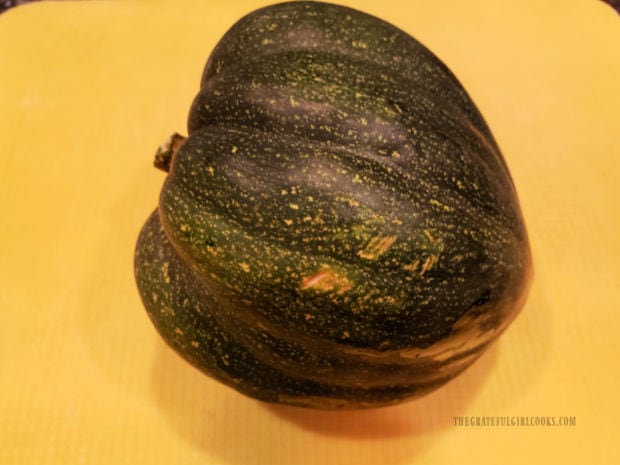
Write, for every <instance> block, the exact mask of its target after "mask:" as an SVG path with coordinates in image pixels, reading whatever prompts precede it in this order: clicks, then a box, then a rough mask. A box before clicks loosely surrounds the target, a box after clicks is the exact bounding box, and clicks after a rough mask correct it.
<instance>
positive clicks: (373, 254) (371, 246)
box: [357, 236, 396, 260]
mask: <svg viewBox="0 0 620 465" xmlns="http://www.w3.org/2000/svg"><path fill="white" fill-rule="evenodd" d="M395 241H396V236H377V237H373V238H372V239H371V240H370V242H369V243H368V245H367V246H366V247H364V248H363V249H362V250H360V251H359V252H357V255H359V256H360V257H362V258H366V259H368V260H374V259H376V258H378V257H379V256H381V255H382V254H384V253H385V252H387V250H388V249H389V248H390V247H391V246H392V244H393V243H394V242H395Z"/></svg>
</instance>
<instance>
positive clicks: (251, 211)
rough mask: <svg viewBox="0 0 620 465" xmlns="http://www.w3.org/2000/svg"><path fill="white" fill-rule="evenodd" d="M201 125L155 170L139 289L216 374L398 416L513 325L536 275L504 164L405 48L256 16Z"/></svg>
mask: <svg viewBox="0 0 620 465" xmlns="http://www.w3.org/2000/svg"><path fill="white" fill-rule="evenodd" d="M188 125H189V136H188V137H187V138H186V139H185V138H182V137H180V136H177V137H176V138H174V139H172V143H171V144H168V145H166V146H164V147H163V148H162V149H160V151H159V152H158V156H157V158H156V166H158V167H160V168H162V169H164V170H165V171H168V172H169V173H168V176H167V178H166V181H165V183H164V186H163V188H162V191H161V195H160V200H159V209H158V215H154V216H152V218H151V219H150V220H149V222H148V223H147V225H146V226H145V229H144V230H143V232H142V234H141V237H140V239H139V242H138V245H137V248H136V277H137V280H138V287H139V289H140V291H141V294H142V298H143V301H144V303H145V306H146V307H147V310H148V312H149V314H150V315H151V318H152V320H153V322H154V324H155V326H156V327H157V329H158V330H159V332H160V333H161V335H162V336H163V338H164V339H165V340H166V341H167V342H168V343H169V344H170V345H171V346H172V347H174V348H175V349H176V350H177V351H178V352H180V353H181V354H182V355H183V356H185V357H186V358H187V359H189V360H190V361H191V362H192V363H193V364H194V365H196V366H197V367H198V368H200V369H201V370H203V371H204V372H206V373H207V374H210V375H211V376H214V377H216V378H217V379H220V380H222V381H224V382H226V383H227V384H229V385H231V386H233V387H235V388H236V389H238V390H240V391H242V392H244V393H246V394H248V395H250V396H253V397H256V398H259V399H263V400H269V401H274V402H286V403H294V404H297V405H306V406H312V407H323V408H335V407H349V408H354V407H368V406H376V405H384V404H388V403H393V402H397V401H400V400H402V399H404V398H408V397H411V396H415V395H419V394H421V393H422V392H426V391H428V390H429V389H431V388H433V387H436V386H438V385H440V384H442V383H444V382H445V381H447V380H448V379H450V378H451V377H453V376H455V375H456V374H458V373H459V372H460V371H462V370H463V369H464V368H465V367H466V366H468V365H469V364H470V363H472V362H473V361H474V360H475V358H477V356H479V355H480V353H481V352H482V351H483V350H484V348H486V347H487V346H488V344H489V343H490V342H491V341H492V340H494V339H495V338H496V337H497V336H498V335H499V334H500V333H501V331H502V330H503V329H504V328H505V327H506V326H507V325H508V323H509V322H510V321H511V320H512V319H513V318H514V316H515V315H516V314H517V313H518V311H519V309H520V307H521V305H522V303H523V299H524V296H525V294H526V288H527V283H528V281H529V276H530V273H531V264H530V260H531V259H530V252H529V246H528V240H527V234H526V231H525V226H524V224H523V220H522V218H521V213H520V210H519V205H518V200H517V196H516V192H515V190H514V187H513V184H512V180H511V178H510V174H509V172H508V170H507V167H506V164H505V162H504V160H503V158H502V156H501V154H500V151H499V149H498V147H497V144H496V143H495V141H494V140H493V137H492V135H491V133H490V131H489V129H488V127H487V125H486V124H485V122H484V120H483V119H482V117H481V116H480V114H479V112H478V110H477V109H476V108H475V106H474V104H473V103H472V102H471V100H470V99H469V97H468V96H467V94H466V92H465V91H464V90H463V88H462V87H461V85H460V84H459V83H458V81H457V80H456V78H455V77H454V76H453V75H452V73H450V71H449V70H448V69H447V68H446V67H445V66H444V65H443V64H442V63H441V62H440V61H439V60H438V59H437V58H436V57H435V56H434V55H432V54H431V52H429V51H428V50H427V49H426V48H424V47H423V46H422V45H421V44H419V43H418V42H417V41H415V40H414V39H412V38H411V37H409V36H408V35H406V34H405V33H404V32H402V31H400V30H398V29H396V28H394V27H393V26H391V25H389V24H387V23H385V22H383V21H381V20H378V19H376V18H373V17H371V16H368V15H366V14H364V13H361V12H358V11H355V10H351V9H348V8H344V7H339V6H335V5H329V4H324V3H318V2H293V3H285V4H280V5H275V6H272V7H267V8H264V9H262V10H258V11H256V12H254V13H252V14H250V15H248V16H246V17H245V18H243V19H241V20H240V21H239V22H238V23H237V24H236V25H235V26H233V27H232V28H231V30H230V31H229V32H228V33H227V34H226V35H225V36H224V37H223V38H222V40H221V41H220V43H219V44H218V45H217V47H216V49H215V50H214V52H213V53H212V55H211V57H210V58H209V61H208V63H207V66H206V68H205V72H204V74H203V79H202V85H201V89H200V92H199V93H198V95H197V97H196V99H195V101H194V103H193V105H192V108H191V111H190V116H189V122H188ZM160 220H161V227H160ZM164 271H165V273H164ZM198 349H199V350H198ZM223 360H226V363H224V362H223Z"/></svg>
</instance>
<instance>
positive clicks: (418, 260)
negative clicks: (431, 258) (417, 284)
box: [403, 258, 420, 273]
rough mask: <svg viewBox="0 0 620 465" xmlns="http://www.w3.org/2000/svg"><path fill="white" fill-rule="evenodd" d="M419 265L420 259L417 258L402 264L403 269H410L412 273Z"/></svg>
mask: <svg viewBox="0 0 620 465" xmlns="http://www.w3.org/2000/svg"><path fill="white" fill-rule="evenodd" d="M419 265H420V259H419V258H418V259H417V260H416V261H415V262H413V263H410V264H409V265H405V266H403V269H405V270H407V271H411V272H412V273H415V270H417V269H418V266H419Z"/></svg>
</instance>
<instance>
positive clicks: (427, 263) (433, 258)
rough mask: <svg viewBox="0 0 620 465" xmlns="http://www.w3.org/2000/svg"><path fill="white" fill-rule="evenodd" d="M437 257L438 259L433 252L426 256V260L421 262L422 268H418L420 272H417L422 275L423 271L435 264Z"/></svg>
mask: <svg viewBox="0 0 620 465" xmlns="http://www.w3.org/2000/svg"><path fill="white" fill-rule="evenodd" d="M438 259H439V255H435V254H433V255H431V256H429V257H426V260H424V263H423V264H422V269H421V270H420V273H418V274H419V275H420V276H422V275H423V274H424V273H426V272H427V271H428V270H430V269H431V268H432V267H433V266H435V264H436V263H437V261H438Z"/></svg>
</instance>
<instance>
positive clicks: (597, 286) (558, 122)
mask: <svg viewBox="0 0 620 465" xmlns="http://www.w3.org/2000/svg"><path fill="white" fill-rule="evenodd" d="M343 3H345V4H348V5H349V6H355V7H357V8H359V9H362V10H365V11H367V12H369V13H372V14H374V15H377V16H379V17H381V18H383V19H386V20H388V21H390V22H392V23H393V24H395V25H397V26H399V27H401V28H402V29H405V30H406V31H408V32H409V33H410V34H412V35H413V36H415V37H416V38H418V39H419V40H421V41H422V42H423V43H424V44H426V45H427V46H428V47H429V48H430V49H431V50H433V51H434V52H435V53H436V54H437V55H438V56H439V57H440V58H441V59H442V60H443V61H444V62H445V63H446V64H447V65H448V66H449V67H450V68H451V69H452V70H453V71H454V72H455V74H456V75H457V76H458V77H459V79H460V80H461V81H462V82H463V84H464V85H465V87H466V88H467V89H468V91H469V92H470V94H471V95H472V97H473V99H474V101H475V102H476V103H477V105H478V106H479V107H480V109H481V111H482V113H483V114H484V115H485V117H486V119H487V121H488V123H489V125H490V126H491V128H492V130H493V132H494V134H495V136H496V138H497V140H498V142H499V144H500V146H501V147H502V150H503V153H504V155H505V158H506V160H507V163H508V165H509V166H510V169H511V172H512V175H513V177H514V180H515V183H516V186H517V189H518V191H519V194H520V198H521V202H522V207H523V210H524V214H525V218H526V222H527V225H528V228H529V231H530V236H531V241H532V246H533V253H534V263H535V279H534V283H533V286H532V290H531V294H530V299H529V301H528V303H527V305H526V306H525V308H524V310H523V312H522V313H521V315H520V316H519V317H518V318H517V320H516V321H515V322H514V323H513V325H512V326H511V327H510V328H509V329H508V330H507V332H506V333H505V334H504V335H503V336H502V337H501V339H500V340H499V342H498V343H496V344H495V345H494V346H493V347H492V348H491V349H490V350H489V351H488V352H487V353H486V354H485V355H484V356H483V357H482V358H481V359H480V360H479V361H478V362H476V363H475V364H474V365H473V366H472V367H471V368H470V369H468V370H467V371H466V372H465V373H464V374H463V375H461V376H460V377H458V378H457V379H455V380H454V381H452V382H450V383H449V384H447V385H446V386H444V387H443V388H441V389H439V390H438V391H436V392H434V393H432V394H429V395H428V396H426V397H424V398H422V399H420V400H417V401H413V402H409V403H406V404H403V405H400V406H396V407H390V408H384V409H377V410H368V411H359V412H315V411H309V410H300V409H294V408H285V407H274V406H269V405H265V404H262V403H260V402H257V401H254V400H250V399H247V398H245V397H243V396H241V395H239V394H237V393H236V392H234V391H232V390H230V389H228V388H226V387H223V386H221V385H219V384H217V383H216V382H214V381H211V380H210V379H208V378H206V377H205V376H203V375H201V374H200V373H199V372H198V371H197V370H195V369H193V368H191V367H190V366H189V365H188V364H186V363H185V362H184V361H183V360H181V359H180V358H179V357H178V356H177V355H175V354H174V353H172V352H171V350H169V349H168V348H167V347H166V346H165V345H164V344H163V343H162V342H161V340H160V338H159V337H158V335H157V334H156V332H155V330H154V329H153V327H152V326H151V323H150V322H149V320H148V318H147V316H146V313H145V312H144V310H143V307H142V304H141V302H140V300H139V297H138V293H137V291H136V288H135V284H134V280H133V270H132V260H133V247H134V243H135V240H136V238H137V234H138V231H139V229H140V227H141V226H142V223H143V221H144V220H145V219H146V217H147V216H148V214H149V213H150V211H151V210H152V209H153V208H154V207H155V205H156V202H157V196H158V192H159V188H160V186H161V183H162V181H163V177H164V174H163V173H161V172H159V171H157V170H155V169H154V168H153V167H152V161H153V155H154V152H155V149H156V148H157V146H158V145H159V144H160V143H161V142H162V141H163V140H164V139H165V138H166V137H167V136H168V135H169V134H171V133H172V132H174V131H179V132H184V131H185V118H186V115H187V111H188V109H189V105H190V103H191V101H192V99H193V97H194V95H195V93H196V92H197V90H198V83H199V78H200V74H201V70H202V67H203V66H204V63H205V61H206V59H207V57H208V55H209V53H210V51H211V50H212V48H213V46H214V45H215V44H216V42H217V40H218V39H219V38H220V37H221V36H222V34H223V33H224V32H225V31H226V30H227V29H228V28H229V27H230V26H231V25H232V24H233V22H234V21H236V20H237V19H238V18H239V17H241V16H242V15H243V14H245V13H248V12H249V11H251V10H253V9H255V8H257V7H259V6H264V5H266V4H267V2H262V1H254V0H250V1H243V2H242V1H235V0H227V1H222V0H214V1H185V2H182V1H129V0H127V1H96V0H93V1H82V2H72V1H63V2H36V3H32V4H29V5H25V6H20V7H17V8H14V9H11V10H9V11H8V12H6V13H4V14H2V15H0V463H2V464H7V465H8V464H50V465H55V464H62V465H66V464H84V465H86V464H88V465H91V464H115V465H117V464H131V465H133V464H136V463H139V464H149V465H150V464H153V465H155V464H166V465H169V464H175V465H178V464H181V465H184V464H222V465H250V464H266V465H292V464H294V465H306V464H320V465H332V464H333V465H342V464H344V465H347V464H354V465H377V464H388V465H408V464H439V463H445V464H455V463H459V464H473V463H476V464H481V463H493V464H495V463H503V464H519V465H520V464H523V463H530V464H531V463H535V464H538V463H540V464H549V463H563V464H584V463H593V464H598V463H609V464H611V463H620V449H619V448H618V447H617V441H618V438H619V437H620V427H619V421H618V420H619V419H620V402H619V401H618V395H619V394H618V393H619V392H620V385H619V382H618V378H619V376H618V369H619V363H618V358H619V356H620V347H619V343H618V341H619V340H620V329H619V327H620V325H619V324H618V316H619V315H620V313H619V312H620V271H619V268H620V266H619V264H620V232H619V231H620V181H619V180H618V172H619V171H620V132H619V130H618V120H619V117H620V46H619V45H620V19H619V18H618V15H617V14H615V13H614V12H613V10H611V8H609V7H608V6H607V5H605V4H604V3H602V2H600V1H596V0H579V1H578V0H561V1H560V0H521V1H519V2H512V1H497V0H472V1H456V0H454V1H450V0H447V1H442V2H430V1H422V0H414V1H412V0H402V1H397V0H383V1H381V2H372V1H370V0H359V1H345V2H343ZM552 422H555V426H549V423H552ZM565 423H566V424H565Z"/></svg>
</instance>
